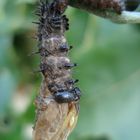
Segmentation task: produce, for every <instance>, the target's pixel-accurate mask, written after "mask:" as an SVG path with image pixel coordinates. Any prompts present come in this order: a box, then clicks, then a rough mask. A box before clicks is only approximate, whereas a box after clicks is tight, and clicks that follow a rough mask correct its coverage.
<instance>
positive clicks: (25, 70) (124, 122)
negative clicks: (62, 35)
mask: <svg viewBox="0 0 140 140" xmlns="http://www.w3.org/2000/svg"><path fill="white" fill-rule="evenodd" d="M35 5H36V4H35V1H34V0H12V1H11V0H0V139H4V140H9V139H11V140H18V139H20V140H22V139H27V140H28V139H31V137H30V135H29V134H28V130H31V129H29V128H31V127H30V126H32V124H33V122H34V105H33V100H34V97H35V95H36V94H37V93H38V90H39V86H40V81H41V76H40V75H39V74H33V72H32V69H34V68H35V67H37V66H38V63H39V58H38V56H33V57H28V54H29V53H31V52H32V50H36V48H37V47H36V41H35V40H33V39H32V36H33V35H34V34H35V29H36V26H35V25H33V24H32V23H31V22H32V21H34V20H36V17H35V16H34V14H33V11H34V10H35ZM67 14H68V17H69V19H70V30H69V31H68V33H67V38H68V40H69V44H70V45H71V44H72V45H74V49H73V50H72V52H71V53H70V55H71V58H72V60H73V61H75V62H77V63H78V67H77V68H76V69H74V71H73V74H74V77H75V78H79V79H80V82H79V84H78V85H79V87H80V88H81V90H82V93H83V95H82V99H81V109H80V116H79V121H78V125H77V127H76V129H75V130H74V132H73V133H72V135H71V136H70V138H69V139H70V140H75V139H77V140H81V139H82V140H139V139H140V134H139V131H140V121H139V117H140V110H139V106H140V102H139V98H140V86H139V84H140V61H139V59H140V55H139V52H140V45H139V44H140V31H139V26H138V25H116V24H114V23H111V22H109V21H107V20H104V19H101V18H98V17H95V16H93V15H89V14H88V13H86V12H84V11H79V10H76V9H73V8H69V10H68V11H67Z"/></svg>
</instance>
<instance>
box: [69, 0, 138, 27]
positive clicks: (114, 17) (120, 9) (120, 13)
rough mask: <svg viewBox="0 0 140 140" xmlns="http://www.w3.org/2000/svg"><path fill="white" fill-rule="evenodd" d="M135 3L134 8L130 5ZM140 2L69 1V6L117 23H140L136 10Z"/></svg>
mask: <svg viewBox="0 0 140 140" xmlns="http://www.w3.org/2000/svg"><path fill="white" fill-rule="evenodd" d="M128 2H129V3H130V2H131V3H132V2H134V6H132V5H130V4H129V3H128ZM139 4H140V2H139V0H129V1H125V2H124V0H69V5H70V6H72V7H75V8H78V9H82V10H86V11H88V12H90V13H93V14H95V15H97V16H100V17H103V18H107V19H110V20H111V21H113V22H116V23H125V24H126V23H140V12H134V10H135V9H136V8H137V7H138V5H139Z"/></svg>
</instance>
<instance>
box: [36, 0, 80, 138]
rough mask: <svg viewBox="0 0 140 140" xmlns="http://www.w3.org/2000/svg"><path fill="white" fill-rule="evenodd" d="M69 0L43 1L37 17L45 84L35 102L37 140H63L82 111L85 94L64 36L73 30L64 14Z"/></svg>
mask: <svg viewBox="0 0 140 140" xmlns="http://www.w3.org/2000/svg"><path fill="white" fill-rule="evenodd" d="M67 4H68V3H67V0H53V1H52V2H48V1H47V0H40V2H39V7H38V9H37V12H36V15H37V16H39V22H35V23H36V24H38V33H37V40H38V52H36V53H38V54H40V69H39V72H41V73H42V75H43V81H42V83H41V88H40V92H39V94H38V96H37V97H36V100H35V105H36V108H37V109H36V122H35V126H34V139H35V140H63V139H66V138H67V136H68V135H69V133H70V132H71V131H72V129H73V128H74V126H75V124H76V122H77V117H78V112H79V100H80V96H81V91H80V89H79V88H78V87H75V86H74V85H75V83H77V82H78V80H73V79H72V76H71V68H73V67H75V66H77V64H75V63H71V61H70V59H69V58H68V52H69V50H70V49H71V48H72V47H71V46H69V45H68V43H67V41H66V39H65V36H64V33H65V31H66V30H68V29H69V24H68V18H67V17H66V15H64V12H65V10H66V8H67Z"/></svg>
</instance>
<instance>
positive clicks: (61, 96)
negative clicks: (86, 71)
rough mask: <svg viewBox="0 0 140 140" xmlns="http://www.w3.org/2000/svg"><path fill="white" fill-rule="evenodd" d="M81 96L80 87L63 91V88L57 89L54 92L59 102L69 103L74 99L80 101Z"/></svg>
mask: <svg viewBox="0 0 140 140" xmlns="http://www.w3.org/2000/svg"><path fill="white" fill-rule="evenodd" d="M80 96H81V91H80V89H79V88H77V87H75V88H74V89H73V90H71V91H63V90H62V91H57V92H56V93H55V94H54V99H55V100H56V101H57V102H58V103H68V102H72V101H78V100H79V99H80Z"/></svg>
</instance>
